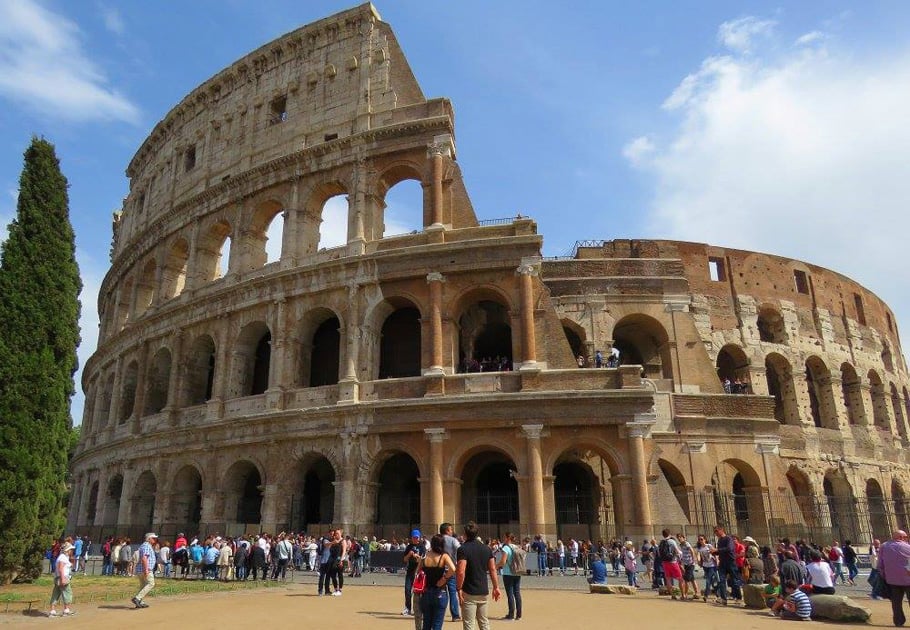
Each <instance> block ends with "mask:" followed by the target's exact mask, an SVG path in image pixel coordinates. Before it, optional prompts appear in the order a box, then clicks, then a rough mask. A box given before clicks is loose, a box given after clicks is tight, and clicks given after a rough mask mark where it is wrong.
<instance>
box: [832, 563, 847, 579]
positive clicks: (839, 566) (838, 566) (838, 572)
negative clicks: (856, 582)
mask: <svg viewBox="0 0 910 630" xmlns="http://www.w3.org/2000/svg"><path fill="white" fill-rule="evenodd" d="M831 568H832V569H833V570H834V583H835V584H837V579H838V578H840V583H841V584H844V583H845V582H846V581H847V580H845V579H844V563H843V562H832V563H831Z"/></svg>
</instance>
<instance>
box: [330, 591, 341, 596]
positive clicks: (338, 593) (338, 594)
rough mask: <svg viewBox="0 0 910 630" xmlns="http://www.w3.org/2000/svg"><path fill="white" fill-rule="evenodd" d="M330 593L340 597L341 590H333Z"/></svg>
mask: <svg viewBox="0 0 910 630" xmlns="http://www.w3.org/2000/svg"><path fill="white" fill-rule="evenodd" d="M332 595H334V596H335V597H341V591H335V592H334V593H332Z"/></svg>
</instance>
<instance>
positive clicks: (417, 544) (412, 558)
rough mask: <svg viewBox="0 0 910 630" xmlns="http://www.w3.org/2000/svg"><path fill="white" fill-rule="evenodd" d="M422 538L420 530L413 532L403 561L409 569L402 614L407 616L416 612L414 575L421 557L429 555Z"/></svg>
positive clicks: (405, 576) (406, 573) (405, 575)
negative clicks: (414, 604)
mask: <svg viewBox="0 0 910 630" xmlns="http://www.w3.org/2000/svg"><path fill="white" fill-rule="evenodd" d="M420 538H421V535H420V530H419V529H415V530H413V531H412V532H411V541H410V542H409V543H408V545H407V547H405V548H404V558H403V560H402V561H403V562H404V563H405V565H407V570H406V571H405V574H404V609H403V610H402V611H401V614H402V615H405V616H410V615H413V614H414V613H413V610H414V606H413V586H414V577H415V576H416V575H417V567H418V565H419V564H420V559H421V558H423V557H424V556H426V555H427V548H426V545H424V544H423V543H422V542H421V541H420Z"/></svg>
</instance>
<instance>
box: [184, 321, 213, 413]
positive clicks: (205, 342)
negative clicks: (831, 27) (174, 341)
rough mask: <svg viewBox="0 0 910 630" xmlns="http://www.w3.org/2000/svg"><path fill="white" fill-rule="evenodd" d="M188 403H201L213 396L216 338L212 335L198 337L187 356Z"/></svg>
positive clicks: (185, 377)
mask: <svg viewBox="0 0 910 630" xmlns="http://www.w3.org/2000/svg"><path fill="white" fill-rule="evenodd" d="M187 359H188V360H187V366H186V374H184V378H183V382H184V383H185V387H186V398H185V400H186V404H187V405H191V406H192V405H201V404H203V403H205V402H207V401H209V400H211V398H212V387H213V386H214V384H215V340H214V339H212V337H211V336H210V335H201V336H199V337H196V339H195V340H194V341H193V345H192V346H190V350H189V353H188V357H187Z"/></svg>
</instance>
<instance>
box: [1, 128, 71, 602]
mask: <svg viewBox="0 0 910 630" xmlns="http://www.w3.org/2000/svg"><path fill="white" fill-rule="evenodd" d="M75 250H76V245H75V239H74V236H73V228H72V225H71V224H70V220H69V199H68V196H67V182H66V178H65V177H64V176H63V174H62V173H61V172H60V163H59V161H58V160H57V156H56V154H55V151H54V146H53V145H52V144H50V143H49V142H47V141H46V140H44V139H39V138H32V142H31V145H30V146H29V148H28V150H26V152H25V165H24V168H23V170H22V175H21V177H20V179H19V203H18V206H17V209H16V218H15V219H14V220H13V222H12V223H11V224H10V226H9V235H8V237H7V240H6V241H5V242H4V243H3V246H2V248H0V584H3V583H8V582H10V581H13V580H16V581H22V580H30V579H33V578H34V577H36V576H37V575H38V574H39V573H40V567H41V559H42V557H43V553H44V550H45V549H46V548H48V547H49V546H50V544H51V541H52V539H53V538H54V536H58V535H59V534H60V533H61V531H62V529H63V526H64V523H65V513H64V498H65V495H66V473H67V463H68V462H67V460H68V454H69V450H70V440H71V425H72V421H71V418H70V399H71V398H72V395H73V393H74V391H75V390H74V383H73V373H74V372H75V370H76V366H77V359H76V347H77V346H78V345H79V308H80V307H79V297H78V296H79V291H80V290H81V288H82V281H81V280H80V278H79V267H78V265H77V264H76V255H75V253H76V252H75Z"/></svg>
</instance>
